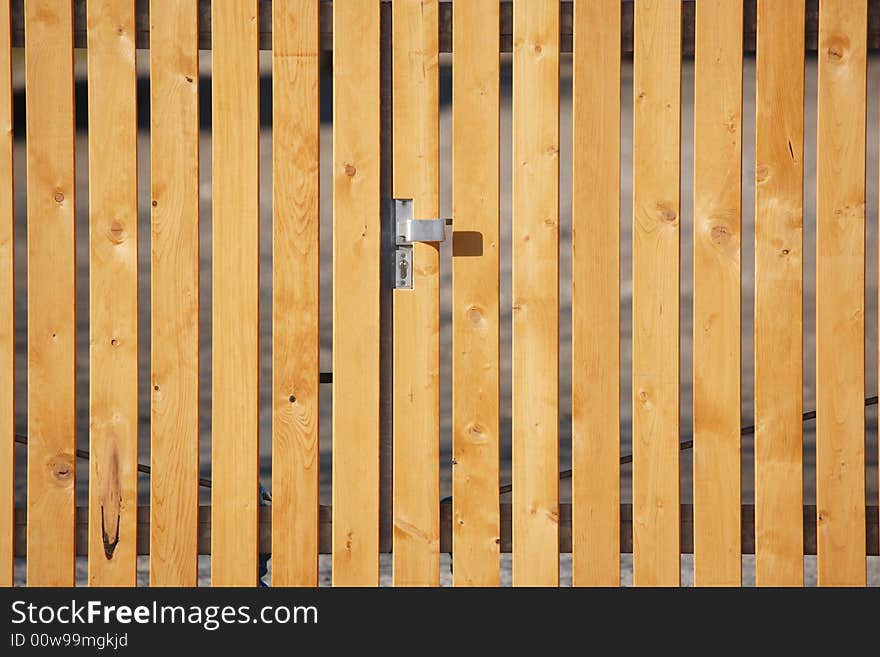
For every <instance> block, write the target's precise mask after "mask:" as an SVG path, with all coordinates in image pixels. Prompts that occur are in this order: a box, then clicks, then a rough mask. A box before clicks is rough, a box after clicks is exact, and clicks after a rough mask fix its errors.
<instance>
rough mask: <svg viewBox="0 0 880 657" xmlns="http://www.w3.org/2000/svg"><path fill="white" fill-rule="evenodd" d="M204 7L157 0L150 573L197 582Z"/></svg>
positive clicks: (159, 581)
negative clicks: (201, 36)
mask: <svg viewBox="0 0 880 657" xmlns="http://www.w3.org/2000/svg"><path fill="white" fill-rule="evenodd" d="M197 23H198V13H197V7H196V5H195V3H192V2H186V1H185V0H151V2H150V188H151V198H152V201H151V205H152V212H151V239H152V242H151V258H152V260H151V262H152V265H151V267H152V269H151V272H152V273H151V275H152V282H151V286H150V293H151V324H152V327H151V331H152V335H151V339H152V342H151V364H152V372H151V377H152V380H151V382H150V389H151V395H152V398H151V414H150V418H151V419H150V461H151V464H152V470H153V472H152V476H151V477H150V485H151V488H150V583H151V585H153V586H195V585H196V584H197V583H198V569H197V566H198V543H197V539H198V505H199V498H198V477H199V95H198V93H199V92H198V82H199V59H198V24H197Z"/></svg>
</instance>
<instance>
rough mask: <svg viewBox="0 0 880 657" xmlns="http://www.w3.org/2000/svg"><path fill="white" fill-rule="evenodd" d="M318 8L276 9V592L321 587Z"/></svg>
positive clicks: (285, 5)
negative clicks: (292, 588) (319, 510)
mask: <svg viewBox="0 0 880 657" xmlns="http://www.w3.org/2000/svg"><path fill="white" fill-rule="evenodd" d="M318 4H319V3H318V0H295V1H294V2H276V3H273V5H272V7H273V12H274V14H273V18H272V20H273V24H274V27H273V39H274V42H273V44H272V45H273V51H272V89H273V94H272V102H273V112H272V121H273V123H272V128H273V132H272V140H273V141H272V175H273V181H272V195H273V199H274V206H273V215H274V220H273V240H272V271H273V274H272V295H273V303H272V502H273V504H272V528H273V531H272V584H273V586H317V585H318V506H319V502H320V497H319V492H320V491H319V486H320V474H321V473H320V468H319V453H320V449H319V448H320V444H319V433H318V421H319V417H320V411H319V407H318V403H319V391H318V388H319V378H320V371H319V363H320V351H319V350H320V335H319V327H320V326H319V312H320V305H319V301H320V297H319V294H320V285H319V282H320V281H319V274H320V267H321V263H320V253H321V250H320V225H321V224H320V204H319V198H320V178H319V170H320V120H321V116H320V77H319V64H320V50H319V47H320V46H319V43H318V37H319V32H318Z"/></svg>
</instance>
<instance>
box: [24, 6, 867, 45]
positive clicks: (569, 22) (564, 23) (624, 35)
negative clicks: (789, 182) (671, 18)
mask: <svg viewBox="0 0 880 657" xmlns="http://www.w3.org/2000/svg"><path fill="white" fill-rule="evenodd" d="M804 1H805V2H806V48H807V50H816V48H817V45H818V37H819V0H804ZM198 2H199V48H200V49H202V50H210V49H211V0H198ZM383 2H388V0H383ZM621 2H622V4H623V7H622V13H621V24H620V28H621V34H620V42H621V49H622V52H624V53H627V54H628V53H632V50H633V3H632V2H631V1H630V0H621ZM756 2H757V0H746V1H745V13H744V17H743V18H744V20H743V49H744V51H745V52H754V50H755V25H756V15H757V12H756V8H755V7H756ZM388 4H390V2H388ZM453 4H454V3H447V2H444V3H441V5H440V20H439V22H440V51H441V52H452V6H453ZM868 5H869V15H868V48H869V49H872V50H874V49H880V0H869V3H868ZM23 6H24V0H13V2H12V45H13V46H15V47H21V46H24V9H23ZM259 12H260V48H261V49H262V50H271V48H272V2H271V0H260V4H259ZM695 14H696V0H682V19H681V20H682V30H681V34H682V51H683V53H684V54H685V55H693V54H694V24H695ZM559 25H560V42H559V45H560V48H561V50H562V52H564V53H570V52H571V51H572V31H573V25H574V20H573V5H572V3H571V2H570V1H567V0H563V1H562V5H561V10H560V16H559ZM149 26H150V17H149V0H137V21H136V31H137V36H136V38H137V47H138V48H149V47H150V29H149ZM73 29H74V44H75V46H76V47H77V48H85V47H86V0H74V28H73ZM499 29H500V31H501V51H502V52H510V51H511V50H512V46H513V2H512V0H501V21H500V25H499ZM321 48H322V50H326V51H330V50H332V49H333V2H332V1H331V0H322V2H321Z"/></svg>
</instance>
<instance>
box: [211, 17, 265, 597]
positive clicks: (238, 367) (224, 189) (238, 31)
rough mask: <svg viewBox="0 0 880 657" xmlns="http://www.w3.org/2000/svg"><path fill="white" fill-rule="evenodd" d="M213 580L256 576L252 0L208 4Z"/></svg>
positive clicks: (256, 185) (239, 582)
mask: <svg viewBox="0 0 880 657" xmlns="http://www.w3.org/2000/svg"><path fill="white" fill-rule="evenodd" d="M211 18H212V30H213V38H214V52H213V54H212V58H211V66H212V78H213V83H212V84H213V87H212V97H211V106H212V122H213V123H212V139H211V150H212V160H213V162H212V167H213V168H212V177H213V180H212V185H213V192H212V193H213V199H212V206H211V207H212V210H213V218H212V219H213V235H212V245H213V260H212V262H213V268H212V272H213V274H212V275H213V297H214V299H213V305H212V310H213V337H212V340H213V345H212V352H211V353H212V359H211V361H212V365H211V367H212V373H211V374H212V377H211V381H212V393H211V409H212V431H211V459H212V465H211V476H212V479H213V486H212V487H211V511H212V529H211V543H212V546H211V584H212V585H213V586H254V585H255V584H256V583H257V542H258V538H257V507H258V506H259V471H260V463H259V440H258V435H259V430H258V428H259V412H258V405H259V374H260V102H259V101H260V94H259V86H260V70H259V60H258V47H257V0H227V1H226V2H223V3H215V4H214V5H213V11H212V14H211Z"/></svg>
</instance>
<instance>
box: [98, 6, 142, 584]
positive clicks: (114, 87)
mask: <svg viewBox="0 0 880 657" xmlns="http://www.w3.org/2000/svg"><path fill="white" fill-rule="evenodd" d="M134 4H135V3H134V1H133V0H90V2H89V5H88V13H89V50H88V65H89V334H90V335H89V372H90V376H89V451H90V453H91V459H90V460H89V511H90V513H89V584H90V585H93V586H134V585H135V584H136V580H137V537H136V534H135V532H136V530H137V459H138V445H137V434H138V431H137V429H138V394H137V381H138V376H137V375H138V362H137V361H138V294H137V285H138V266H137V265H138V260H137V257H138V250H137V234H138V226H137V217H138V208H137V97H136V96H137V72H136V70H135V47H134V29H135V23H134Z"/></svg>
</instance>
